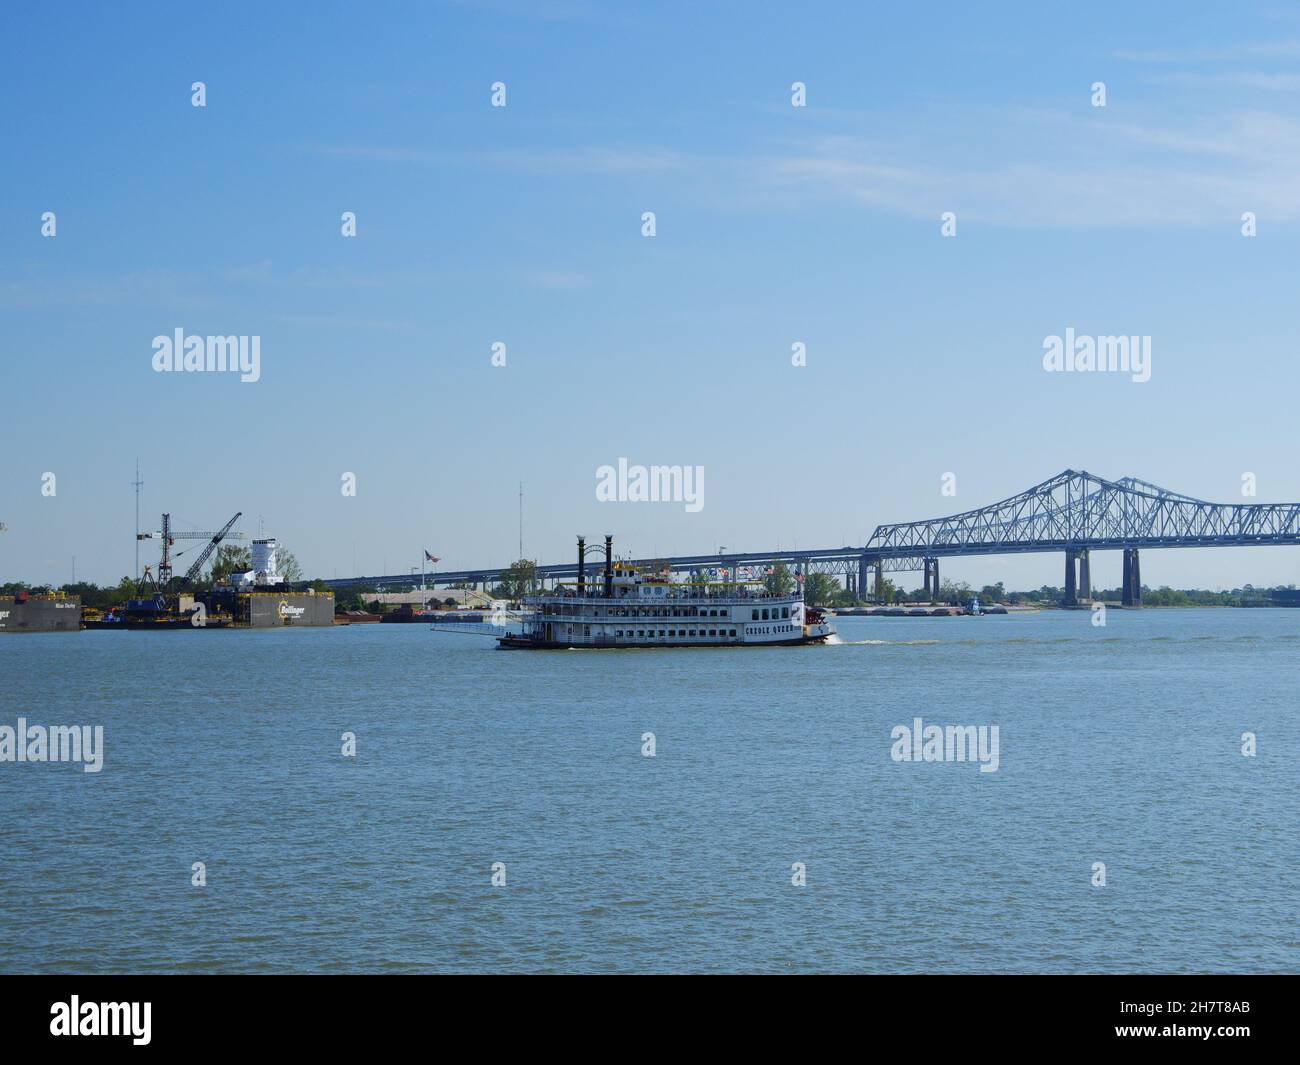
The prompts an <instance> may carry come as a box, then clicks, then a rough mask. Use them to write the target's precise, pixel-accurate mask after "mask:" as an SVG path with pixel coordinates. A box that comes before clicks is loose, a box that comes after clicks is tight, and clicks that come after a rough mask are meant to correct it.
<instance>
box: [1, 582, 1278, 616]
mask: <svg viewBox="0 0 1300 1065" xmlns="http://www.w3.org/2000/svg"><path fill="white" fill-rule="evenodd" d="M810 577H813V578H816V579H815V580H810V581H809V582H808V586H807V587H806V589H805V594H806V598H807V599H808V601H809V602H811V603H814V604H820V603H826V604H830V605H832V606H834V605H839V606H847V605H849V604H851V603H854V602H856V601H857V599H856V596H855V595H854V594H853V592H852V591H850V590H846V589H844V588H841V587H840V586H839V584H838V582H835V581H834V580H833V578H831V577H829V576H828V575H826V574H811V575H810ZM310 586H311V587H312V588H314V589H315V590H316V591H318V592H328V591H330V590H331V589H330V588H329V586H328V585H327V584H326V583H325V582H324V581H322V580H314V581H312V582H311V585H310ZM208 587H209V582H207V581H204V582H201V583H199V584H197V585H195V586H194V587H193V588H189V589H187V591H193V592H199V593H201V592H204V591H206V590H207V589H208ZM412 587H413V588H415V587H418V585H413V586H412ZM394 590H395V589H394ZM529 590H530V589H526V588H525V589H522V590H521V589H519V588H514V587H511V586H509V585H507V584H503V585H499V586H498V587H496V588H494V589H493V590H492V595H493V596H495V597H496V598H500V599H515V598H518V595H519V594H520V593H521V591H522V592H524V593H526V592H527V591H529ZM51 591H58V592H63V593H64V594H66V595H77V596H80V597H81V603H82V606H87V607H92V608H95V609H98V610H106V609H107V608H109V607H111V606H116V605H117V604H119V603H123V602H125V601H126V600H128V599H133V598H135V596H136V582H135V581H134V580H133V579H132V578H130V577H123V578H122V579H121V580H120V581H118V582H117V583H116V584H104V585H100V584H94V583H93V582H91V581H77V582H76V583H75V584H64V585H60V586H59V587H58V588H52V587H51V586H50V585H48V584H46V585H32V584H27V583H25V582H23V581H11V582H9V583H7V584H0V595H17V594H18V593H19V592H28V593H30V594H32V595H42V594H48V593H50V592H51ZM1284 591H1291V592H1294V591H1295V585H1294V584H1286V585H1281V584H1279V585H1276V586H1274V587H1272V588H1255V587H1253V586H1252V585H1249V584H1247V585H1245V586H1244V587H1242V588H1233V589H1232V590H1231V591H1228V592H1211V591H1208V590H1206V589H1203V588H1169V587H1164V588H1148V587H1147V586H1145V585H1144V586H1143V588H1142V603H1143V605H1144V606H1267V605H1268V604H1269V603H1270V602H1271V601H1272V599H1273V594H1274V593H1275V592H1284ZM884 592H885V594H884V596H883V599H884V601H885V602H887V603H919V602H925V601H927V597H926V595H925V592H924V590H923V589H921V588H915V589H913V590H912V591H910V592H909V591H906V590H904V589H902V588H898V587H895V585H894V583H893V582H892V581H889V580H886V581H884ZM375 595H376V589H375V588H373V587H365V586H362V587H352V588H346V589H342V588H341V589H338V590H337V591H335V592H334V608H335V610H370V611H372V612H379V610H380V609H381V608H380V607H379V604H378V602H377V601H376V600H375V598H374V597H375ZM1064 595H1065V589H1063V588H1058V587H1053V586H1051V585H1047V584H1045V585H1043V586H1042V587H1041V588H1036V589H1034V590H1033V591H1027V592H1017V591H1008V590H1007V589H1006V588H1004V587H1003V585H1002V583H1001V582H999V583H997V584H986V585H984V586H983V587H982V588H972V587H971V586H970V585H969V584H966V583H965V582H964V581H963V582H958V583H954V582H952V581H944V582H943V583H942V584H941V585H940V592H939V601H940V602H944V603H954V604H962V605H964V604H965V603H968V602H970V600H971V599H972V598H974V599H978V600H979V601H980V602H981V603H1006V604H1008V605H1011V606H1015V605H1033V604H1042V605H1049V604H1054V603H1059V602H1060V601H1061V600H1062V598H1064ZM1092 598H1093V599H1094V600H1097V601H1102V600H1110V601H1115V602H1118V601H1119V600H1120V599H1121V598H1122V594H1121V590H1120V589H1119V588H1095V589H1093V592H1092ZM445 605H447V606H454V605H457V604H456V600H455V599H453V598H450V597H449V598H448V599H447V600H446V601H445Z"/></svg>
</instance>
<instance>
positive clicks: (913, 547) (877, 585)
mask: <svg viewBox="0 0 1300 1065" xmlns="http://www.w3.org/2000/svg"><path fill="white" fill-rule="evenodd" d="M1278 544H1300V503H1275V504H1274V503H1208V502H1206V501H1205V500H1201V499H1194V498H1192V497H1191V496H1186V495H1182V494H1180V493H1178V492H1171V491H1169V490H1168V489H1165V488H1161V487H1160V486H1159V485H1154V484H1150V483H1149V482H1146V481H1141V480H1138V479H1137V478H1135V477H1125V478H1123V479H1121V480H1118V481H1107V480H1105V479H1103V478H1101V477H1097V476H1095V475H1093V474H1091V473H1087V472H1085V471H1076V470H1066V471H1065V472H1063V473H1060V474H1057V476H1055V477H1052V478H1050V479H1048V480H1046V481H1043V482H1042V483H1041V484H1037V485H1035V486H1034V487H1032V488H1030V489H1028V490H1026V491H1024V492H1021V493H1019V494H1018V495H1014V496H1011V497H1010V498H1008V499H1004V500H1002V501H1001V502H998V503H993V504H991V505H989V506H986V507H979V508H977V509H975V510H967V511H963V512H961V513H960V514H953V515H950V516H948V517H946V518H932V519H929V520H926V521H913V522H903V523H899V524H894V525H880V526H877V528H876V530H875V532H874V533H872V535H871V538H870V539H869V540H868V541H867V543H866V544H865V545H864V546H862V547H838V548H830V549H828V550H824V551H818V550H807V549H787V550H780V549H778V550H775V551H747V552H723V553H717V554H709V555H679V556H675V557H671V558H667V559H654V560H651V559H641V560H637V564H641V565H650V564H652V563H664V562H666V563H667V564H668V567H669V568H670V569H672V570H673V571H676V572H682V571H694V570H700V569H705V568H715V567H716V568H721V569H727V570H729V571H730V570H732V569H734V568H736V567H746V566H762V565H767V564H771V563H772V562H775V561H777V560H783V561H785V562H786V563H788V564H790V565H792V566H793V567H794V568H795V570H796V572H797V573H800V574H803V573H810V572H817V571H820V572H827V573H831V574H836V575H842V576H843V577H844V581H845V586H846V587H852V586H853V584H854V582H855V581H856V586H857V592H858V597H859V598H861V599H865V598H867V596H868V594H869V593H870V592H874V593H875V594H876V595H879V594H880V592H881V588H882V581H883V574H884V573H886V572H899V571H902V572H906V571H921V572H923V573H924V575H925V587H926V590H927V591H929V592H931V594H933V595H937V594H938V591H939V559H940V558H950V557H956V556H962V555H998V554H1022V553H1029V552H1044V551H1060V552H1062V553H1064V555H1065V601H1066V602H1067V603H1073V602H1077V601H1078V599H1080V598H1087V597H1089V596H1090V594H1091V578H1090V556H1091V552H1093V551H1106V550H1119V551H1123V552H1124V567H1123V584H1122V590H1123V601H1124V603H1125V604H1128V605H1137V604H1139V603H1140V602H1141V594H1142V593H1141V589H1142V578H1141V571H1140V564H1139V554H1138V553H1139V551H1140V550H1141V549H1142V548H1170V547H1259V546H1268V545H1278ZM502 572H503V571H502V570H501V569H496V568H493V569H477V570H455V571H450V572H440V573H437V574H435V575H430V577H429V578H428V579H430V580H433V581H435V582H436V583H437V584H441V585H448V584H457V583H465V582H469V583H478V582H492V581H494V580H499V579H500V576H501V574H502ZM577 572H578V565H577V562H576V561H574V562H570V563H563V564H558V565H547V566H538V567H537V574H538V576H539V577H540V578H542V579H544V580H561V579H565V578H571V577H574V576H576V575H577ZM873 573H874V588H872V587H870V585H871V584H872V581H871V577H872V575H873ZM410 581H411V577H410V575H409V574H405V575H399V576H394V577H353V578H347V579H341V580H333V581H327V582H326V583H327V584H330V585H333V586H335V587H346V586H348V585H356V584H368V585H384V584H399V583H402V582H405V583H408V584H409V583H410Z"/></svg>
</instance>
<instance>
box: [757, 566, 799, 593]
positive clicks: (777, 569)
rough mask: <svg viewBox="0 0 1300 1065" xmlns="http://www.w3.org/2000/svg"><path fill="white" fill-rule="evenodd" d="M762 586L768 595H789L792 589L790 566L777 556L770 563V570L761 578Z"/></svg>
mask: <svg viewBox="0 0 1300 1065" xmlns="http://www.w3.org/2000/svg"><path fill="white" fill-rule="evenodd" d="M763 587H764V588H766V589H767V591H768V594H769V595H789V594H790V593H791V592H792V591H793V590H794V577H793V576H791V574H790V567H789V566H787V565H786V564H785V563H784V562H783V561H782V560H781V559H779V558H778V559H777V560H776V561H775V562H774V563H772V572H771V573H769V574H767V575H766V576H765V577H764V578H763Z"/></svg>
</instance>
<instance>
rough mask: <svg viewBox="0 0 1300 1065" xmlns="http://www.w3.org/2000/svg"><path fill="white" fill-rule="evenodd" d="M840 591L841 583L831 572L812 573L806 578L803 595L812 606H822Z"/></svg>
mask: <svg viewBox="0 0 1300 1065" xmlns="http://www.w3.org/2000/svg"><path fill="white" fill-rule="evenodd" d="M837 591H839V584H838V582H836V580H835V578H834V577H832V576H831V575H830V574H829V573H810V574H808V576H807V577H805V578H804V582H803V597H804V601H805V602H807V603H808V604H809V605H810V606H821V605H823V604H824V603H826V602H827V601H828V600H829V599H830V598H831V596H833V595H834V594H835V593H836V592H837Z"/></svg>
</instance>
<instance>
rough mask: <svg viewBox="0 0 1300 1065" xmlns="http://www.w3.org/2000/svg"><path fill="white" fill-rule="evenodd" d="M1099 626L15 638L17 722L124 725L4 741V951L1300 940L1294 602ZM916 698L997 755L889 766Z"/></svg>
mask: <svg viewBox="0 0 1300 1065" xmlns="http://www.w3.org/2000/svg"><path fill="white" fill-rule="evenodd" d="M1107 621H1108V624H1107V625H1106V626H1105V627H1104V628H1097V627H1094V626H1093V625H1092V624H1091V623H1090V617H1089V615H1088V614H1087V613H1085V612H1044V613H1041V614H1034V615H1023V616H1016V615H1012V616H1007V617H986V618H865V619H854V618H841V619H839V621H838V624H839V628H840V633H841V636H842V639H843V642H842V643H841V644H840V645H838V646H826V647H804V648H771V649H716V650H713V649H709V650H685V651H681V650H678V651H673V650H662V651H660V650H644V651H640V650H638V651H616V652H610V651H571V652H563V651H561V652H501V651H497V650H495V649H494V647H493V645H492V644H491V642H490V641H487V640H482V639H481V638H475V637H469V636H455V635H450V634H435V633H431V632H430V631H429V630H428V629H426V628H424V627H423V626H419V625H399V626H389V625H385V626H362V627H353V628H340V629H333V630H329V629H327V630H296V631H294V630H288V631H263V632H206V633H204V632H175V633H148V634H147V633H90V632H87V633H80V634H57V635H49V636H14V637H8V638H5V639H0V676H2V677H3V678H4V683H3V685H2V686H0V724H5V723H7V724H10V725H14V724H15V723H16V721H17V718H18V717H19V716H24V717H26V718H27V719H28V720H29V722H31V723H42V724H82V723H84V724H102V725H103V726H104V730H105V741H104V742H105V758H104V768H103V771H102V772H101V773H99V774H86V773H83V772H82V771H81V769H80V767H78V766H75V765H67V764H43V765H42V764H35V765H33V764H13V763H6V764H0V920H2V921H3V925H4V929H5V934H4V935H3V936H0V969H2V970H4V971H29V970H76V971H89V972H100V971H104V972H117V971H154V970H163V971H207V970H238V971H353V970H365V971H425V970H470V971H483V970H488V971H497V970H502V971H505V970H528V971H531V970H563V971H611V970H634V971H644V970H651V971H663V970H669V971H676V970H687V971H737V970H739V971H765V972H797V971H810V970H836V971H930V970H946V971H1007V970H1011V971H1022V970H1030V971H1052V972H1056V971H1079V970H1082V971H1103V970H1120V971H1128V970H1141V971H1179V972H1181V971H1205V970H1213V971H1220V970H1230V971H1295V970H1296V969H1297V968H1300V924H1298V922H1297V917H1298V916H1300V912H1298V911H1300V901H1298V900H1300V816H1298V815H1300V798H1298V792H1297V785H1298V784H1300V774H1298V772H1297V767H1298V766H1300V715H1298V713H1297V703H1298V701H1300V690H1298V689H1300V686H1298V685H1297V675H1298V667H1300V610H1295V611H1285V610H1178V611H1172V610H1166V611H1157V610H1147V611H1143V612H1138V611H1127V612H1125V611H1111V612H1110V615H1109V617H1108V619H1107ZM918 716H919V717H921V718H922V719H923V720H924V721H925V722H926V723H935V724H973V725H980V724H988V725H991V724H996V725H998V727H999V748H1000V761H1001V765H1000V768H999V769H998V771H997V772H995V773H981V772H979V771H978V768H977V766H975V765H972V764H903V763H897V762H894V761H893V760H891V758H890V748H891V739H890V732H891V729H893V727H894V726H895V725H899V724H908V725H910V724H911V722H912V720H913V719H914V718H915V717H918ZM1247 731H1250V732H1254V733H1255V734H1256V735H1257V736H1258V755H1257V756H1256V757H1254V758H1247V757H1243V755H1242V753H1241V745H1242V739H1241V737H1242V733H1243V732H1247ZM344 732H353V733H355V735H356V737H357V740H356V742H357V755H356V757H355V758H354V759H349V758H344V757H342V756H341V754H340V747H341V736H342V734H343V733H344ZM645 732H653V733H654V736H655V741H656V746H657V754H656V756H655V757H653V758H648V757H643V755H642V753H641V751H642V734H643V733H645ZM196 861H202V862H204V863H206V868H207V885H206V886H205V887H203V888H195V887H192V886H191V883H190V878H191V866H192V863H194V862H196ZM496 862H501V863H504V865H505V870H506V885H505V886H504V887H493V886H492V883H491V878H492V867H493V863H496ZM797 862H801V863H804V864H805V866H806V869H807V886H806V887H802V888H800V887H795V886H793V885H792V884H791V876H792V871H791V869H792V865H793V863H797ZM1094 862H1104V863H1105V866H1106V886H1105V887H1104V888H1097V887H1094V886H1093V885H1092V883H1091V880H1092V867H1093V863H1094Z"/></svg>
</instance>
